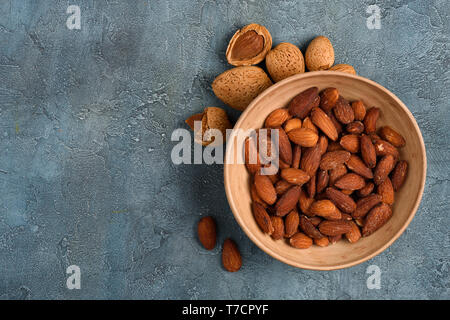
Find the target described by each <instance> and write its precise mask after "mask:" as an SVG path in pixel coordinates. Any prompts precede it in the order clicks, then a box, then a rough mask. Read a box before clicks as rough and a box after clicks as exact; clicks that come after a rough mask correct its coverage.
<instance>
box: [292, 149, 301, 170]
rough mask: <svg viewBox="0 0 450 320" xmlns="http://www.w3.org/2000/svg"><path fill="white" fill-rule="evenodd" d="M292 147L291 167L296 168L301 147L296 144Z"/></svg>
mask: <svg viewBox="0 0 450 320" xmlns="http://www.w3.org/2000/svg"><path fill="white" fill-rule="evenodd" d="M292 149H293V150H292V164H291V167H292V168H294V169H298V168H299V167H300V159H301V158H302V147H301V146H299V145H298V144H296V145H295V146H294V147H293V148H292Z"/></svg>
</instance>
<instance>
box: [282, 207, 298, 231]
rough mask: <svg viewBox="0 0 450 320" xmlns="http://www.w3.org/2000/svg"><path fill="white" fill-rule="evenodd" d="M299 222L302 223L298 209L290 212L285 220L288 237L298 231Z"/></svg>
mask: <svg viewBox="0 0 450 320" xmlns="http://www.w3.org/2000/svg"><path fill="white" fill-rule="evenodd" d="M299 223H300V216H299V214H298V212H297V210H292V211H291V212H289V214H288V215H287V216H286V219H285V221H284V230H285V237H286V238H290V237H292V236H293V235H294V234H295V233H296V232H298V224H299Z"/></svg>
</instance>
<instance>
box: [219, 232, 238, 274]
mask: <svg viewBox="0 0 450 320" xmlns="http://www.w3.org/2000/svg"><path fill="white" fill-rule="evenodd" d="M222 264H223V267H224V268H225V270H227V271H229V272H236V271H238V270H239V269H240V268H241V266H242V257H241V253H240V252H239V249H238V247H237V246H236V243H234V241H233V240H231V239H230V238H228V239H226V240H225V241H224V243H223V248H222Z"/></svg>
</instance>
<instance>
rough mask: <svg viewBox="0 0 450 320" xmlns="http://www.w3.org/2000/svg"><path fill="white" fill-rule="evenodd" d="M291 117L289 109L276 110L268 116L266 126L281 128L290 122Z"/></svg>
mask: <svg viewBox="0 0 450 320" xmlns="http://www.w3.org/2000/svg"><path fill="white" fill-rule="evenodd" d="M290 117H291V115H290V113H289V111H288V110H287V109H285V108H282V109H276V110H274V111H272V112H271V113H270V114H269V115H268V117H267V118H266V122H265V123H264V125H265V127H266V128H277V127H281V125H282V124H283V123H285V122H286V120H288V119H289V118H290Z"/></svg>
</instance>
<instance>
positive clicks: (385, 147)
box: [373, 139, 399, 159]
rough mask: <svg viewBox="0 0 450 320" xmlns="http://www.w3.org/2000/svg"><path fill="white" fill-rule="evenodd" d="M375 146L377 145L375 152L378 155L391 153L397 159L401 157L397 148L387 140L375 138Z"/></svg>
mask: <svg viewBox="0 0 450 320" xmlns="http://www.w3.org/2000/svg"><path fill="white" fill-rule="evenodd" d="M373 146H374V147H375V154H376V155H377V156H386V155H388V154H390V155H392V156H393V157H394V158H395V159H398V158H399V153H398V150H397V148H396V147H394V146H393V145H392V144H390V143H389V142H387V141H385V140H382V139H375V142H373Z"/></svg>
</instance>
